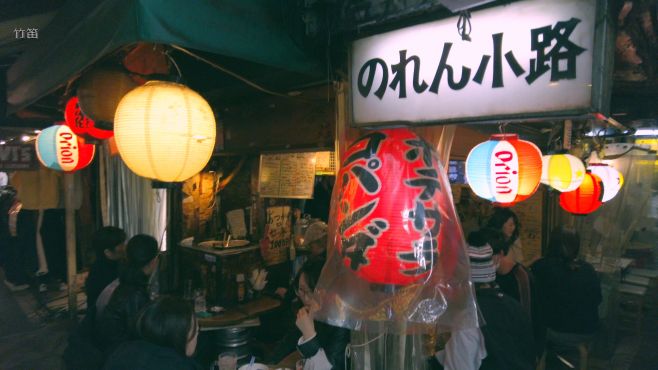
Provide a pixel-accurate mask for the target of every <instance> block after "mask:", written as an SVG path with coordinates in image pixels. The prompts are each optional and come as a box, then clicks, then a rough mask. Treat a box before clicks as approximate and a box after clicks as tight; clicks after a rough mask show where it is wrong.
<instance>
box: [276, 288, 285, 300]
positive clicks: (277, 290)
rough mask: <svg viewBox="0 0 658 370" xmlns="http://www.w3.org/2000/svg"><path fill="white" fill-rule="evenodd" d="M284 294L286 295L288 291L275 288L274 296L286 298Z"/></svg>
mask: <svg viewBox="0 0 658 370" xmlns="http://www.w3.org/2000/svg"><path fill="white" fill-rule="evenodd" d="M286 293H288V289H286V288H283V287H279V288H276V290H275V291H274V294H276V295H278V296H279V297H281V298H284V297H285V296H286Z"/></svg>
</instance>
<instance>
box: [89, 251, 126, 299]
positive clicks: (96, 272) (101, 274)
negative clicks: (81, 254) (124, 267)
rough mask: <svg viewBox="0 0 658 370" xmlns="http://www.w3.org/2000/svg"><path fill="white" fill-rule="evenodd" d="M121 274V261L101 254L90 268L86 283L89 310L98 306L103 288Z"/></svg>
mask: <svg viewBox="0 0 658 370" xmlns="http://www.w3.org/2000/svg"><path fill="white" fill-rule="evenodd" d="M118 276H119V263H118V262H117V261H112V260H109V259H107V258H106V257H105V256H99V257H98V258H97V259H96V262H94V264H93V265H91V268H90V269H89V276H88V277H87V281H86V283H85V291H86V293H87V311H88V312H91V311H92V310H93V309H94V308H95V307H96V300H97V299H98V296H99V295H100V294H101V292H102V291H103V289H105V287H106V286H108V285H109V284H110V283H111V282H112V281H114V280H115V279H116V278H117V277H118Z"/></svg>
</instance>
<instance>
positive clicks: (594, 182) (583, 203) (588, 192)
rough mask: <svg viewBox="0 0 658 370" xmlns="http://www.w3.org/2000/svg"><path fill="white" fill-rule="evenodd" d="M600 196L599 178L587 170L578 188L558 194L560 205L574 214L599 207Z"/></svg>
mask: <svg viewBox="0 0 658 370" xmlns="http://www.w3.org/2000/svg"><path fill="white" fill-rule="evenodd" d="M602 197H603V183H602V182H601V178H599V177H598V176H596V175H594V174H593V173H591V172H589V171H587V174H586V175H585V178H584V179H583V183H582V184H580V186H579V187H578V189H576V190H574V191H569V192H564V193H562V194H560V207H562V208H563V209H564V210H565V211H567V212H569V213H573V214H575V215H586V214H589V213H592V212H594V211H596V210H597V209H598V208H599V207H601V204H603V203H602V202H601V198H602Z"/></svg>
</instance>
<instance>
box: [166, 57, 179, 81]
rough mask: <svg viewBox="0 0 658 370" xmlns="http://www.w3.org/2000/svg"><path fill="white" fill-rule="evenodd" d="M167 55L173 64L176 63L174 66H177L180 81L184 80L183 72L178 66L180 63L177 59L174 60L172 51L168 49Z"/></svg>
mask: <svg viewBox="0 0 658 370" xmlns="http://www.w3.org/2000/svg"><path fill="white" fill-rule="evenodd" d="M165 55H166V56H167V58H168V59H169V61H170V62H171V64H173V65H174V68H176V71H177V72H178V80H179V81H180V80H182V79H183V73H182V72H181V70H180V68H178V63H176V61H175V60H174V57H172V56H171V51H170V50H167V51H166V52H165Z"/></svg>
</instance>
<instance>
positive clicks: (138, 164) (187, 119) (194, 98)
mask: <svg viewBox="0 0 658 370" xmlns="http://www.w3.org/2000/svg"><path fill="white" fill-rule="evenodd" d="M215 135H216V126H215V116H214V114H213V112H212V109H211V108H210V105H208V102H206V101H205V99H203V98H202V97H201V95H199V94H197V93H196V92H195V91H193V90H191V89H189V88H188V87H186V86H183V85H180V84H177V83H172V82H163V81H150V82H147V83H146V84H145V85H144V86H140V87H138V88H136V89H133V90H132V91H130V92H129V93H128V94H126V95H125V96H124V97H123V99H121V102H119V106H118V107H117V111H116V114H115V116H114V137H115V140H116V144H117V148H118V150H119V154H120V155H121V158H122V159H123V161H124V162H125V163H126V165H127V166H128V167H129V168H130V169H131V170H132V171H133V172H135V173H136V174H138V175H139V176H143V177H146V178H150V179H155V180H159V181H165V182H178V181H184V180H186V179H188V178H190V177H192V176H194V175H196V174H197V173H199V172H200V171H201V170H202V169H203V168H204V167H205V166H206V164H207V163H208V161H209V160H210V157H211V156H212V153H213V149H214V147H215Z"/></svg>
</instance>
